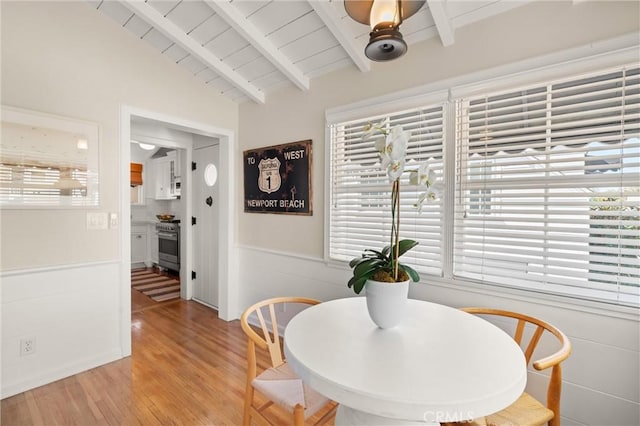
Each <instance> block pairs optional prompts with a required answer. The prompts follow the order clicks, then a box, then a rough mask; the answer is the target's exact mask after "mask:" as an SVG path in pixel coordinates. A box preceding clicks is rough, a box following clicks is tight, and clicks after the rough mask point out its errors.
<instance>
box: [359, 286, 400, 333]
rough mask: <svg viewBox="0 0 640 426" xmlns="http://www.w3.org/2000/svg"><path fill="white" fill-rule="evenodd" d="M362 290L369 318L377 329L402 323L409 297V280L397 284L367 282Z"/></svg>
mask: <svg viewBox="0 0 640 426" xmlns="http://www.w3.org/2000/svg"><path fill="white" fill-rule="evenodd" d="M364 288H365V292H366V297H367V309H368V311H369V316H370V317H371V320H372V321H373V322H374V323H375V324H376V325H377V326H378V327H380V328H392V327H395V326H396V325H398V324H400V323H401V322H402V320H403V318H404V313H405V312H406V306H407V298H408V296H409V280H407V281H403V282H399V283H385V282H380V281H373V280H367V283H366V284H365V286H364Z"/></svg>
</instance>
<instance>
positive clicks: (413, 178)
mask: <svg viewBox="0 0 640 426" xmlns="http://www.w3.org/2000/svg"><path fill="white" fill-rule="evenodd" d="M435 180H436V174H435V172H434V171H433V170H431V169H430V168H429V165H428V164H426V163H425V164H422V165H421V166H420V167H419V168H418V170H413V171H411V174H410V175H409V183H410V184H411V185H418V186H426V187H427V188H429V187H430V186H431V185H433V183H434V182H435Z"/></svg>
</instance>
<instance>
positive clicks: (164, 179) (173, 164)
mask: <svg viewBox="0 0 640 426" xmlns="http://www.w3.org/2000/svg"><path fill="white" fill-rule="evenodd" d="M179 163H180V161H179V158H178V156H177V154H176V152H175V151H171V152H169V153H168V154H167V156H166V157H161V158H156V159H154V160H153V168H154V174H155V198H156V200H175V199H176V198H178V197H179V196H180V164H179Z"/></svg>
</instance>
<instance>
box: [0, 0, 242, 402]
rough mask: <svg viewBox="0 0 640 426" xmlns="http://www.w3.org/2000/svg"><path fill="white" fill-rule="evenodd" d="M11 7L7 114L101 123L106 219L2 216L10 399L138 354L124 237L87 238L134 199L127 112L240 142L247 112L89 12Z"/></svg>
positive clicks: (40, 5) (70, 7)
mask: <svg viewBox="0 0 640 426" xmlns="http://www.w3.org/2000/svg"><path fill="white" fill-rule="evenodd" d="M0 7H1V13H2V16H1V19H2V21H1V23H2V28H1V31H2V33H1V38H2V46H1V48H2V73H1V74H2V76H1V78H2V99H1V100H2V104H5V105H11V106H16V107H21V108H26V109H31V110H36V111H43V112H47V113H51V114H57V115H61V116H67V117H73V118H79V119H82V120H87V121H92V122H96V123H99V124H100V126H101V130H102V142H101V147H100V190H101V192H100V198H101V204H100V206H99V208H97V209H92V210H86V209H80V208H79V209H66V210H51V209H50V210H3V211H2V212H1V218H0V232H1V235H2V240H1V247H0V248H1V250H0V251H1V253H0V265H1V268H0V269H1V271H2V272H1V274H2V275H1V278H2V300H1V308H2V313H1V320H2V367H3V368H2V380H1V381H2V389H1V392H2V393H1V395H2V397H7V396H9V395H11V394H14V393H16V392H20V391H22V390H25V389H28V388H30V387H32V386H34V385H35V384H42V383H45V382H47V381H51V380H55V379H57V378H61V377H64V376H65V375H68V374H73V373H75V372H78V371H81V370H84V369H86V368H90V367H93V366H96V365H99V364H101V363H104V362H107V361H110V360H113V359H117V358H118V357H121V356H123V355H126V354H127V352H128V348H127V345H126V340H127V338H128V336H129V334H128V332H129V330H128V327H127V325H126V318H127V316H128V314H129V312H128V306H125V305H124V304H123V303H124V302H123V300H126V296H127V295H126V294H124V293H126V291H127V289H126V288H123V281H124V280H125V278H123V270H122V269H121V268H122V265H123V263H122V260H123V259H121V253H120V246H121V241H120V230H119V229H108V230H100V231H88V230H87V229H86V213H87V212H88V211H100V212H117V213H121V212H122V206H121V205H120V200H121V197H120V191H128V188H129V185H128V182H121V181H120V156H121V153H120V145H119V138H120V136H119V134H120V133H119V132H120V126H121V125H122V123H120V113H121V108H122V106H123V105H129V106H132V107H135V108H139V109H143V110H148V111H154V112H158V113H160V114H163V115H166V116H175V117H178V118H180V119H183V120H185V121H189V122H198V123H204V124H207V125H209V126H211V127H216V128H221V129H230V130H231V131H234V132H235V131H237V125H238V107H237V105H236V104H234V103H233V102H231V101H229V100H228V99H226V98H224V97H222V96H221V95H220V94H219V93H217V92H216V91H215V90H213V89H210V88H208V87H207V86H206V85H204V84H203V83H202V82H201V81H200V80H197V79H196V78H195V77H194V76H193V75H192V74H191V73H189V72H188V71H187V70H184V69H182V68H180V67H178V66H176V65H175V64H174V63H173V62H172V61H171V60H169V59H167V58H165V57H162V56H161V55H160V53H158V52H157V51H155V49H153V48H152V47H151V46H149V45H147V43H146V42H144V41H142V40H139V39H137V38H136V37H135V36H133V35H132V34H129V33H127V32H126V31H123V30H122V29H121V28H119V27H118V25H117V24H116V23H115V22H113V21H112V20H111V19H109V18H108V17H105V16H103V15H100V14H99V13H98V12H97V11H96V10H94V9H92V8H91V6H90V4H89V3H88V2H55V1H54V2H49V1H47V2H12V1H2V2H0ZM121 219H123V218H121ZM124 219H125V220H127V219H128V218H124ZM128 261H129V260H128V259H126V262H125V264H126V263H128ZM124 276H126V273H125V274H124ZM125 287H126V286H125ZM24 337H35V338H36V339H37V351H36V353H34V354H32V355H29V356H26V357H20V356H19V352H18V351H16V348H17V347H18V344H19V339H21V338H24ZM123 342H125V343H123Z"/></svg>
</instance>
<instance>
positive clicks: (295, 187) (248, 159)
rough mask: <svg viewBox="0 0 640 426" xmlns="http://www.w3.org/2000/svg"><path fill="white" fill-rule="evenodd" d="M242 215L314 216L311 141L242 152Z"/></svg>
mask: <svg viewBox="0 0 640 426" xmlns="http://www.w3.org/2000/svg"><path fill="white" fill-rule="evenodd" d="M243 159H244V211H245V212H250V213H283V214H298V215H308V216H310V215H311V214H313V209H312V205H311V203H312V192H311V140H305V141H299V142H292V143H288V144H283V145H275V146H270V147H266V148H260V149H252V150H248V151H244V153H243Z"/></svg>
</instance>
